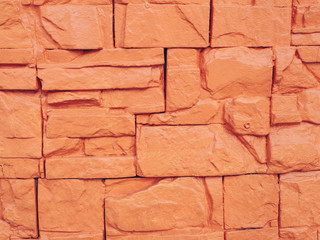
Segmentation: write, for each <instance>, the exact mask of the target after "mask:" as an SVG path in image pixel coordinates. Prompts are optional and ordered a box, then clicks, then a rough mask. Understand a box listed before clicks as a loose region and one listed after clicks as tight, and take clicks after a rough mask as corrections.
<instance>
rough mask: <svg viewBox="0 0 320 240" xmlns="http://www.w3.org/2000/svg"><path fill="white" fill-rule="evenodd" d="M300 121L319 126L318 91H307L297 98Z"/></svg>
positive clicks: (319, 99)
mask: <svg viewBox="0 0 320 240" xmlns="http://www.w3.org/2000/svg"><path fill="white" fill-rule="evenodd" d="M298 104H299V109H300V112H301V116H302V119H303V120H304V121H307V122H312V123H316V124H320V89H308V90H305V91H303V92H302V93H300V94H299V96H298Z"/></svg>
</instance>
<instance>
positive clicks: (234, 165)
mask: <svg viewBox="0 0 320 240" xmlns="http://www.w3.org/2000/svg"><path fill="white" fill-rule="evenodd" d="M137 134H138V135H137V157H138V174H139V175H140V176H145V177H149V176H213V175H223V174H226V175H230V174H242V173H250V172H264V171H265V170H266V167H265V165H264V163H265V157H263V158H262V159H260V158H259V155H260V156H261V155H262V156H263V155H264V154H259V151H262V152H265V148H264V149H263V148H262V149H260V148H259V147H258V146H259V144H257V143H255V144H253V146H252V145H250V143H249V142H247V141H246V140H245V139H238V138H237V137H236V136H234V135H233V134H231V133H230V132H228V131H227V130H226V129H225V128H224V127H223V126H221V125H209V126H154V127H152V126H141V127H140V129H139V130H138V133H137ZM230 147H231V148H232V149H233V151H229V148H230Z"/></svg>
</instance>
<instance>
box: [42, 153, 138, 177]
mask: <svg viewBox="0 0 320 240" xmlns="http://www.w3.org/2000/svg"><path fill="white" fill-rule="evenodd" d="M135 161H136V160H135V157H133V156H110V157H59V158H47V159H46V177H47V178H48V179H55V178H90V179H93V178H123V177H134V176H136V167H135Z"/></svg>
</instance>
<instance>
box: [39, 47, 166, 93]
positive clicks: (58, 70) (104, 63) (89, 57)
mask: <svg viewBox="0 0 320 240" xmlns="http://www.w3.org/2000/svg"><path fill="white" fill-rule="evenodd" d="M163 63H164V60H163V50H162V49H110V50H101V51H93V52H86V53H85V52H78V53H77V52H76V53H75V52H70V51H59V50H54V51H46V52H45V54H44V59H42V60H41V62H40V64H39V65H38V67H39V70H38V76H39V78H40V79H41V81H42V84H43V89H44V90H97V89H117V88H118V89H128V88H146V87H158V86H160V83H161V78H162V67H161V65H162V64H163ZM119 79H121V81H119Z"/></svg>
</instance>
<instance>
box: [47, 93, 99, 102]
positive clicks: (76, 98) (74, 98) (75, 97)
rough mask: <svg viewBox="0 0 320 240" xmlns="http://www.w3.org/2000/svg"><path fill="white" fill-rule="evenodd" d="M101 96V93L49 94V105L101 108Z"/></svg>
mask: <svg viewBox="0 0 320 240" xmlns="http://www.w3.org/2000/svg"><path fill="white" fill-rule="evenodd" d="M100 95H101V94H100V91H72V92H71V91H70V92H49V93H48V95H47V104H49V105H54V106H57V105H73V106H74V105H80V106H99V105H100Z"/></svg>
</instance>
